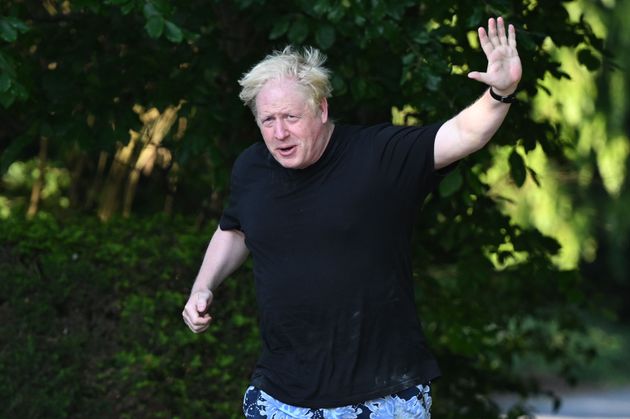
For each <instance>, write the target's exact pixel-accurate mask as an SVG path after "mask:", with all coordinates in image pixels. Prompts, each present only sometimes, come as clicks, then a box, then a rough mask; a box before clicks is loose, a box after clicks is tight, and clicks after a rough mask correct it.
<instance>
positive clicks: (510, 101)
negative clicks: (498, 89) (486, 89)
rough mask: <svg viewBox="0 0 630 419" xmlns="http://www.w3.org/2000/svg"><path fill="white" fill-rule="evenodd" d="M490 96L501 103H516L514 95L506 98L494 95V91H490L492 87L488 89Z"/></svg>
mask: <svg viewBox="0 0 630 419" xmlns="http://www.w3.org/2000/svg"><path fill="white" fill-rule="evenodd" d="M490 96H492V97H493V98H494V99H496V100H498V101H499V102H502V103H514V102H516V93H512V94H511V95H507V96H501V95H499V94H496V93H495V92H494V90H492V87H491V88H490Z"/></svg>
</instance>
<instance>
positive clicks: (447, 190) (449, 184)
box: [439, 168, 464, 198]
mask: <svg viewBox="0 0 630 419" xmlns="http://www.w3.org/2000/svg"><path fill="white" fill-rule="evenodd" d="M463 183H464V179H463V178H462V174H461V172H460V171H459V168H456V169H455V170H453V171H452V172H451V173H449V175H448V176H446V177H445V178H444V179H443V180H442V182H441V183H440V187H439V191H440V195H441V196H443V197H444V198H447V197H449V196H451V195H453V194H454V193H455V192H457V191H459V190H460V188H461V187H462V184H463Z"/></svg>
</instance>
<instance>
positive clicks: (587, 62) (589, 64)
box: [577, 48, 601, 71]
mask: <svg viewBox="0 0 630 419" xmlns="http://www.w3.org/2000/svg"><path fill="white" fill-rule="evenodd" d="M577 58H578V61H579V62H580V63H581V64H582V65H584V66H585V67H586V68H588V69H589V70H590V71H595V70H597V69H599V67H600V66H601V61H600V60H599V58H597V57H596V56H595V55H594V54H593V53H592V52H591V50H590V49H588V48H583V49H581V50H579V51H578V54H577Z"/></svg>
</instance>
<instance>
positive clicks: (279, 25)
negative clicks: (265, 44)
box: [269, 17, 289, 39]
mask: <svg viewBox="0 0 630 419" xmlns="http://www.w3.org/2000/svg"><path fill="white" fill-rule="evenodd" d="M288 29H289V19H287V18H286V17H282V18H280V19H278V20H276V21H275V22H274V24H273V27H272V28H271V32H269V39H278V38H280V37H281V36H282V35H284V34H285V33H287V30H288Z"/></svg>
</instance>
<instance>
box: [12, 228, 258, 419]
mask: <svg viewBox="0 0 630 419" xmlns="http://www.w3.org/2000/svg"><path fill="white" fill-rule="evenodd" d="M212 227H213V226H208V227H207V228H204V229H202V231H195V229H194V228H193V227H192V222H190V221H189V220H185V219H177V220H166V219H163V218H159V217H156V218H151V219H142V220H140V219H133V220H115V221H113V222H111V223H109V224H107V225H103V224H100V223H99V222H98V221H96V220H94V219H82V220H72V221H70V220H67V221H63V222H58V221H54V220H53V219H49V218H40V219H38V220H36V221H35V222H33V223H30V224H26V223H24V222H22V221H18V220H15V219H14V220H6V221H3V222H2V223H0V237H2V245H1V247H0V275H1V277H2V278H1V281H0V317H1V319H2V321H1V322H0V342H1V350H0V406H1V408H0V412H1V413H0V416H1V417H16V418H17V417H19V418H41V417H47V418H62V417H133V418H137V417H169V418H170V417H177V416H178V417H193V416H197V417H226V418H227V417H238V412H239V405H240V398H241V397H242V393H243V391H244V389H245V385H246V384H247V379H248V376H249V373H250V369H251V367H252V366H253V363H254V358H255V356H256V352H257V345H258V340H257V335H256V320H255V315H254V313H253V304H252V298H253V292H252V287H251V286H250V284H249V283H245V281H247V282H251V279H250V278H249V277H243V276H240V275H236V277H235V278H232V279H231V280H230V281H227V284H226V285H225V286H224V287H222V288H221V291H220V292H219V295H218V298H219V299H220V302H219V303H217V304H216V307H215V308H214V316H215V318H216V325H215V327H213V328H212V329H211V330H210V331H209V332H207V333H205V334H203V335H194V334H193V333H191V332H190V331H189V330H188V328H186V326H185V325H184V323H183V321H182V320H181V314H180V313H181V310H182V308H183V304H184V302H185V298H186V297H187V294H188V292H189V287H190V285H191V283H192V280H193V279H194V275H195V273H196V272H195V270H196V268H197V266H198V264H199V262H200V261H201V257H202V255H203V252H204V250H205V245H206V243H207V240H208V237H209V236H210V234H211V232H212V230H213V228H212Z"/></svg>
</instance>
